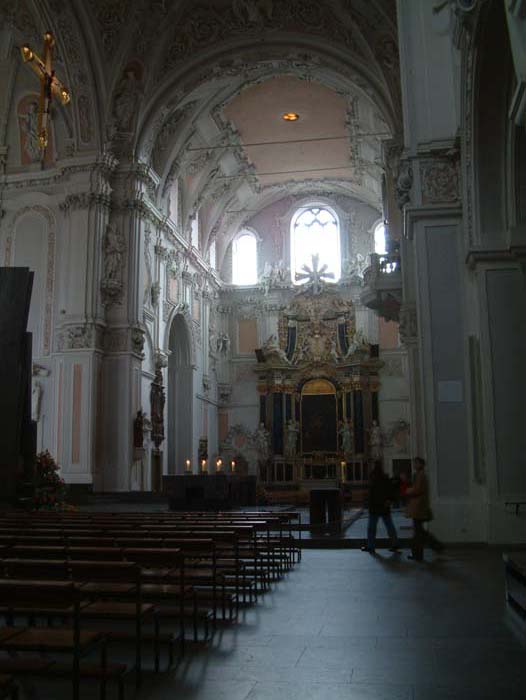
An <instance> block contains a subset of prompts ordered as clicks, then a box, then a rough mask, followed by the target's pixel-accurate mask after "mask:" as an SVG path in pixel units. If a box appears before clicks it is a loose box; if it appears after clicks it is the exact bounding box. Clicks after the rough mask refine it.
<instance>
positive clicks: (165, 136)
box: [146, 101, 197, 173]
mask: <svg viewBox="0 0 526 700" xmlns="http://www.w3.org/2000/svg"><path fill="white" fill-rule="evenodd" d="M196 104H197V103H196V101H192V102H188V103H186V104H185V105H183V106H182V107H180V108H178V109H176V110H175V112H172V113H171V114H170V116H169V117H168V118H167V119H166V120H165V121H164V122H162V125H161V127H160V129H159V132H158V134H157V135H156V136H155V135H154V134H152V135H153V138H154V142H153V146H152V150H151V161H152V165H153V167H154V168H155V169H156V170H157V172H158V173H161V172H162V170H163V168H164V164H165V163H164V161H165V158H166V154H167V153H168V151H169V147H170V145H171V142H172V139H174V138H176V137H177V135H178V134H179V133H180V131H181V127H182V124H183V122H184V121H185V120H186V119H187V118H188V116H189V115H190V113H191V112H192V110H193V109H194V108H195V106H196ZM154 128H155V127H154ZM153 131H154V129H152V132H153ZM146 150H147V149H146Z"/></svg>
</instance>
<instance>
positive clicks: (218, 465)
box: [216, 459, 223, 472]
mask: <svg viewBox="0 0 526 700" xmlns="http://www.w3.org/2000/svg"><path fill="white" fill-rule="evenodd" d="M222 466H223V460H222V459H218V460H217V462H216V469H217V471H218V472H220V471H221V467H222Z"/></svg>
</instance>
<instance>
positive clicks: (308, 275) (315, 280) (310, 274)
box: [295, 253, 334, 294]
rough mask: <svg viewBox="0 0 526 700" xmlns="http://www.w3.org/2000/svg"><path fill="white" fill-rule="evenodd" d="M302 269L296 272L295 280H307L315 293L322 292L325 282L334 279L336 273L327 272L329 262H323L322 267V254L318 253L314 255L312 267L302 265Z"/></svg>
mask: <svg viewBox="0 0 526 700" xmlns="http://www.w3.org/2000/svg"><path fill="white" fill-rule="evenodd" d="M301 269H302V270H303V272H296V275H295V280H296V282H300V281H302V280H307V286H308V287H309V288H310V289H311V290H312V292H313V294H320V293H321V291H322V289H323V285H324V284H325V282H326V281H327V280H331V279H334V273H332V272H327V269H328V265H327V264H323V265H322V266H321V267H320V256H319V255H318V253H316V254H315V255H313V256H312V266H311V267H309V266H308V265H302V267H301Z"/></svg>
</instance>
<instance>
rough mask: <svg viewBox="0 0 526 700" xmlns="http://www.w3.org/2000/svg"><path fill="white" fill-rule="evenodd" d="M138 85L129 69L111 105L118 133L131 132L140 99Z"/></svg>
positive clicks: (132, 71)
mask: <svg viewBox="0 0 526 700" xmlns="http://www.w3.org/2000/svg"><path fill="white" fill-rule="evenodd" d="M140 93H141V90H140V83H139V81H138V80H137V77H136V75H135V71H134V70H133V69H131V68H128V69H127V70H126V74H125V75H124V76H123V77H122V78H121V80H120V82H119V84H118V86H117V90H116V94H115V101H114V103H113V117H114V119H115V126H116V127H117V129H119V130H120V131H131V129H132V124H133V120H134V118H135V115H136V112H137V105H138V102H139V98H140Z"/></svg>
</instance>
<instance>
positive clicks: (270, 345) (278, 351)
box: [261, 333, 290, 364]
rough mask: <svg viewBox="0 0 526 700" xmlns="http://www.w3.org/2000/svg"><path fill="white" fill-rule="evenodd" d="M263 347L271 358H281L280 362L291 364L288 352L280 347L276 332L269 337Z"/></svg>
mask: <svg viewBox="0 0 526 700" xmlns="http://www.w3.org/2000/svg"><path fill="white" fill-rule="evenodd" d="M261 349H262V350H263V351H264V353H265V355H266V356H267V357H268V358H269V359H274V360H279V361H280V362H286V363H287V364H290V362H289V358H288V357H287V353H286V352H285V351H284V350H283V349H282V348H280V346H279V342H278V337H277V335H275V334H274V333H272V335H270V336H269V337H268V338H267V340H266V342H265V343H264V344H263V347H262V348H261Z"/></svg>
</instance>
